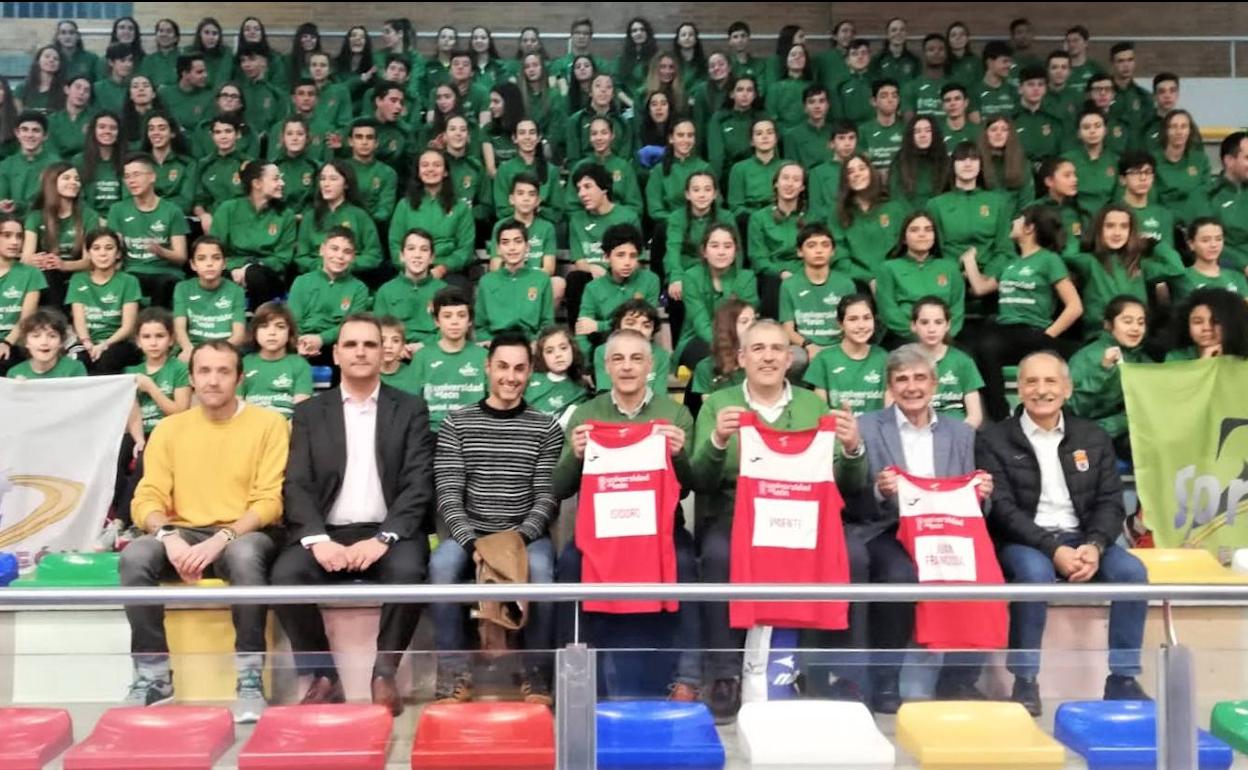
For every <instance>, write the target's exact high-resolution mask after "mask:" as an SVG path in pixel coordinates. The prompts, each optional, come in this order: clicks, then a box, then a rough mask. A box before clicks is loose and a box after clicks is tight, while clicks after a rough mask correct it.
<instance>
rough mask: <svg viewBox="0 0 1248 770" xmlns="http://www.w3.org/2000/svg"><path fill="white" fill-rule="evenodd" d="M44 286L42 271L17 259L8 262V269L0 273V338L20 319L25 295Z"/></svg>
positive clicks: (39, 290) (44, 279) (35, 291)
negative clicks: (2, 273)
mask: <svg viewBox="0 0 1248 770" xmlns="http://www.w3.org/2000/svg"><path fill="white" fill-rule="evenodd" d="M46 288H48V281H47V279H46V278H44V277H43V272H42V271H40V270H37V269H36V268H33V267H31V266H30V265H23V264H22V263H21V262H17V261H14V262H9V263H8V270H6V271H5V272H4V275H0V340H2V339H4V338H5V337H7V336H9V333H10V332H12V331H13V327H15V326H17V323H18V321H20V320H21V318H22V303H23V302H25V301H26V296H27V295H28V294H32V293H34V294H38V293H39V292H41V291H43V290H44V289H46Z"/></svg>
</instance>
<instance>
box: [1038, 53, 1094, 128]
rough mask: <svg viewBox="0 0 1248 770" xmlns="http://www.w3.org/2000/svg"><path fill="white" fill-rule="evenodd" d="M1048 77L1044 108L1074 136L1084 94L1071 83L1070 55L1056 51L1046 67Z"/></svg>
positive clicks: (1047, 60) (1049, 57)
mask: <svg viewBox="0 0 1248 770" xmlns="http://www.w3.org/2000/svg"><path fill="white" fill-rule="evenodd" d="M1044 70H1045V74H1046V75H1047V76H1048V77H1047V81H1046V83H1045V89H1044V106H1045V108H1046V109H1048V111H1049V112H1050V113H1052V114H1053V115H1056V116H1057V117H1059V118H1061V119H1062V123H1063V124H1065V126H1066V133H1067V134H1068V135H1069V134H1073V133H1074V131H1075V127H1076V124H1077V123H1078V119H1079V110H1081V109H1083V102H1084V93H1083V89H1082V88H1075V87H1074V86H1072V85H1071V83H1070V54H1068V53H1066V52H1065V51H1054V52H1052V53H1051V54H1049V56H1048V59H1046V60H1045V65H1044Z"/></svg>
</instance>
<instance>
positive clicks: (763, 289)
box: [758, 273, 783, 319]
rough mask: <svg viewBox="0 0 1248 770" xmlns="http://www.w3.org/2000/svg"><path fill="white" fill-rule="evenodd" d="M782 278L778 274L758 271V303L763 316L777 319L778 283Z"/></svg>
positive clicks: (778, 310) (781, 281)
mask: <svg viewBox="0 0 1248 770" xmlns="http://www.w3.org/2000/svg"><path fill="white" fill-rule="evenodd" d="M781 283H783V280H782V279H781V278H780V276H779V275H774V274H772V273H759V276H758V304H759V310H761V311H762V313H763V318H771V319H777V318H779V317H780V284H781Z"/></svg>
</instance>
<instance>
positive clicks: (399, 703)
mask: <svg viewBox="0 0 1248 770" xmlns="http://www.w3.org/2000/svg"><path fill="white" fill-rule="evenodd" d="M373 703H376V704H377V705H378V706H385V707H386V708H387V709H389V710H390V713H391V714H393V715H394V716H396V717H397V716H398V715H399V714H402V713H403V699H402V698H400V697H399V688H398V687H397V686H396V685H395V684H394V677H392V676H375V677H373Z"/></svg>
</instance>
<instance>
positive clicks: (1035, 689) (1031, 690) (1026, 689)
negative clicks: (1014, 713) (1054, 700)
mask: <svg viewBox="0 0 1248 770" xmlns="http://www.w3.org/2000/svg"><path fill="white" fill-rule="evenodd" d="M1010 700H1012V701H1014V702H1015V703H1021V704H1022V706H1023V708H1025V709H1027V713H1028V714H1031V715H1032V716H1033V717H1038V716H1040V715H1041V714H1042V713H1044V708H1043V707H1042V706H1041V705H1040V683H1039V682H1037V681H1036V680H1035V679H1028V678H1027V677H1025V676H1016V677H1014V691H1013V692H1012V693H1010Z"/></svg>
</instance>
